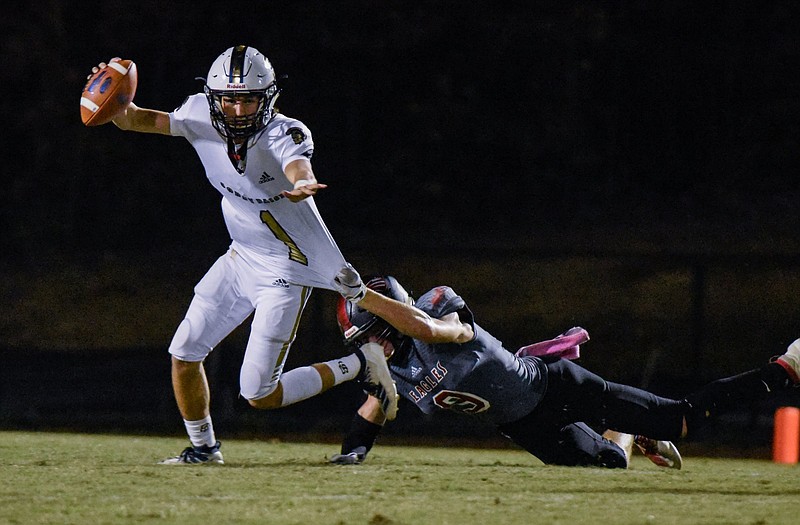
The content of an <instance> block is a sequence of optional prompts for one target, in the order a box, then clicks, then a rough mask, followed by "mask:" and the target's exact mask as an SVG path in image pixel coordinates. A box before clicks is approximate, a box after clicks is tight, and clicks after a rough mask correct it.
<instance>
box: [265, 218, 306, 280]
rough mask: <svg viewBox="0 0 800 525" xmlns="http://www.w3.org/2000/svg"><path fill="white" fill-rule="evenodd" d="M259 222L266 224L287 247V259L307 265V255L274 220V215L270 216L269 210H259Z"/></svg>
mask: <svg viewBox="0 0 800 525" xmlns="http://www.w3.org/2000/svg"><path fill="white" fill-rule="evenodd" d="M261 222H263V223H264V224H266V225H267V228H269V230H270V231H271V232H272V234H273V235H275V238H276V239H278V240H279V241H281V242H282V243H283V244H285V245H286V247H287V248H289V259H290V260H292V261H294V262H298V263H300V264H303V265H305V266H308V257H306V256H305V254H303V252H301V251H300V247H299V246H297V243H295V242H294V241H293V240H292V238H291V237H289V234H288V233H286V230H284V229H283V227H282V226H281V225H280V224H278V221H276V220H275V217H273V216H272V214H271V213H270V212H268V211H267V210H261Z"/></svg>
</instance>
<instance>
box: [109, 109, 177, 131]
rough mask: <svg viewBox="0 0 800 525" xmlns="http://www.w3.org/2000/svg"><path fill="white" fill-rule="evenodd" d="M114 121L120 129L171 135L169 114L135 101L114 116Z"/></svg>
mask: <svg viewBox="0 0 800 525" xmlns="http://www.w3.org/2000/svg"><path fill="white" fill-rule="evenodd" d="M111 122H113V123H114V125H115V126H117V127H118V128H119V129H123V130H126V131H138V132H140V133H159V134H161V135H169V134H170V128H169V114H168V113H165V112H164V111H158V110H155V109H147V108H140V107H139V106H137V105H136V104H134V103H133V102H131V103H130V104H128V107H127V108H125V111H123V112H122V113H120V114H119V115H117V116H116V117H114V120H112V121H111Z"/></svg>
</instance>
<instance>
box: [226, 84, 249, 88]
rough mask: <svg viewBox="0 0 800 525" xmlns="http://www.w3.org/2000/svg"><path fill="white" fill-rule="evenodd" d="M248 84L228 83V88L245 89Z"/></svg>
mask: <svg viewBox="0 0 800 525" xmlns="http://www.w3.org/2000/svg"><path fill="white" fill-rule="evenodd" d="M246 87H247V84H228V89H245V88H246Z"/></svg>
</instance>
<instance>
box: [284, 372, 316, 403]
mask: <svg viewBox="0 0 800 525" xmlns="http://www.w3.org/2000/svg"><path fill="white" fill-rule="evenodd" d="M281 384H282V385H283V400H282V401H281V406H282V407H285V406H287V405H291V404H293V403H297V402H298V401H302V400H304V399H308V398H309V397H313V396H315V395H317V394H319V393H320V392H322V378H321V377H320V375H319V372H317V370H316V369H315V368H314V367H313V366H301V367H300V368H295V369H292V370H289V371H288V372H286V373H285V374H283V375H282V376H281Z"/></svg>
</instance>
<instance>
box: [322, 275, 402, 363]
mask: <svg viewBox="0 0 800 525" xmlns="http://www.w3.org/2000/svg"><path fill="white" fill-rule="evenodd" d="M364 282H365V284H366V286H367V288H369V289H370V290H373V291H375V292H378V293H379V294H381V295H385V296H386V297H389V298H391V299H394V300H396V301H400V302H401V303H406V304H414V300H413V299H412V298H411V296H410V295H409V294H408V292H407V291H406V289H405V288H403V286H402V285H401V284H400V283H399V282H397V279H395V278H394V277H392V276H390V275H387V276H376V277H369V278H366V279H365V280H364ZM336 320H337V321H338V322H339V329H340V330H341V331H342V335H344V342H345V344H346V345H352V346H356V347H359V346H361V345H363V344H364V343H366V342H368V341H367V339H368V337H369V336H371V335H376V336H378V337H379V338H381V339H389V340H390V341H391V342H392V344H393V345H394V347H395V349H398V348H400V347H401V346H402V343H403V342H404V340H405V339H408V338H407V336H405V335H403V334H401V333H400V332H398V331H397V329H396V328H394V327H393V326H392V325H390V324H389V323H387V322H386V321H384V320H383V319H381V318H380V317H378V316H377V315H375V314H373V313H372V312H370V311H367V310H364V309H363V308H361V307H360V306H358V304H353V303H351V302H350V301H348V300H346V299H345V298H344V297H340V298H339V303H338V304H337V308H336ZM387 357H389V356H387Z"/></svg>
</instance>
